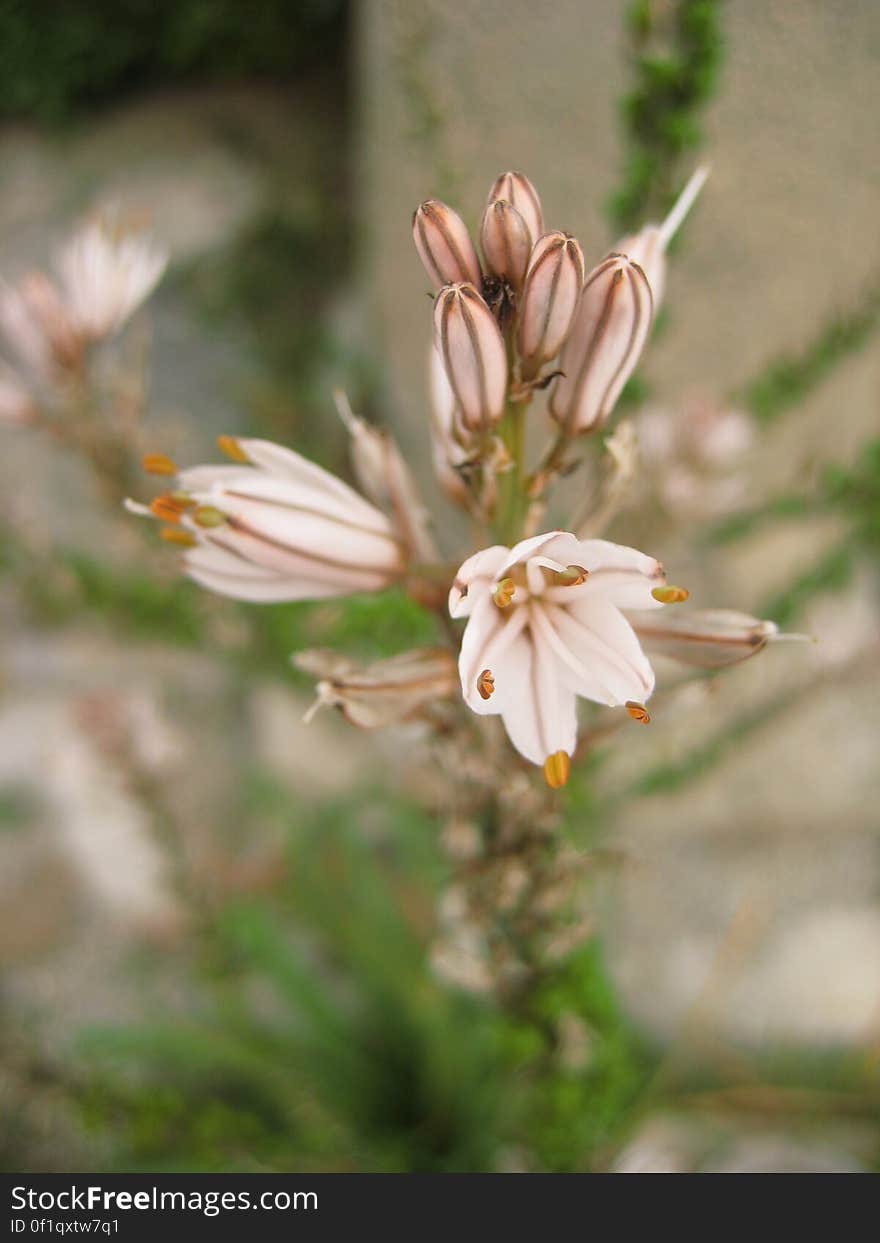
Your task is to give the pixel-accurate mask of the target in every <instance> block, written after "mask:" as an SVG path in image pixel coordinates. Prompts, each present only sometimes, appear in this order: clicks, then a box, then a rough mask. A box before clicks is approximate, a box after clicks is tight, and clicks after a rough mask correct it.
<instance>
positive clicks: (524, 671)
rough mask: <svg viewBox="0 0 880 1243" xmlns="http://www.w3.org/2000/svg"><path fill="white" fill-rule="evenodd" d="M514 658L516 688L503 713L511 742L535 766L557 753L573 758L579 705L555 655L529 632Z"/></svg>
mask: <svg viewBox="0 0 880 1243" xmlns="http://www.w3.org/2000/svg"><path fill="white" fill-rule="evenodd" d="M511 656H512V658H513V660H512V663H513V664H514V668H515V670H516V674H517V685H516V686H515V688H514V689H513V691H512V692H511V695H510V696H509V697H508V699H507V700H506V701H505V704H504V710H503V713H502V720H503V721H504V728H505V729H506V730H507V734H508V737H509V738H510V741H511V742H512V743H513V745H514V746H515V747H516V749H517V751H519V753H520V755H523V756H524V757H525V758H526V759H527V760H529V761H530V762H531V763H532V764H543V763H544V761H545V760H546V759H547V757H548V756H550V755H555V754H556V752H557V751H565V752H566V754H567V755H571V754H572V752H573V751H574V749H575V745H576V743H577V704H576V698H575V693H574V691H573V690H571V688H570V687H569V686H568V685H567V684H566V683H565V682H564V681H563V680H562V678H561V676H560V665H559V662H558V660H557V658H556V656H555V655H554V653H553V652H552V651H551V650H550V649H549V648H548V647H547V646H546V645H545V644H543V643H540V642H535V641H534V636H533V635H531V634H530V633H529V634H526V633H524V634H523V635H522V636H521V637H520V638H518V639H517V641H516V643H515V645H514V650H513V651H512V652H511Z"/></svg>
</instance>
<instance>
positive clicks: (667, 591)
mask: <svg viewBox="0 0 880 1243" xmlns="http://www.w3.org/2000/svg"><path fill="white" fill-rule="evenodd" d="M690 594H691V593H690V592H689V591H688V589H687V587H673V586H672V585H670V586H668V587H652V589H651V595H652V596H653V597H654V599H655V600H659V602H660V603H661V604H682V603H683V602H684V601H685V600H687V598H688V597H689V596H690Z"/></svg>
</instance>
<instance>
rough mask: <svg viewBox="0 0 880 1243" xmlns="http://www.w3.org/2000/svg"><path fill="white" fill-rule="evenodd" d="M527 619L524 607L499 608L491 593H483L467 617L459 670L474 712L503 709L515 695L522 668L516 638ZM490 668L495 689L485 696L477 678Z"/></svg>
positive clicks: (462, 690) (464, 691)
mask: <svg viewBox="0 0 880 1243" xmlns="http://www.w3.org/2000/svg"><path fill="white" fill-rule="evenodd" d="M527 621H528V613H527V611H526V610H525V609H518V608H515V609H513V610H511V611H509V612H507V613H504V612H502V610H501V609H499V608H497V607H496V605H495V603H494V601H493V600H492V597H491V596H488V595H487V596H484V597H483V598H482V600H480V601H479V602H478V604H477V605H476V607H475V608H474V611H473V613H472V614H471V616H470V618H469V619H468V624H467V626H466V627H465V632H464V635H463V637H462V642H461V654H460V656H459V661H458V670H459V675H460V677H461V693H462V695H463V696H464V701H465V703H466V704H467V705H468V707H469V708H470V709H472V711H474V712H476V713H477V714H478V715H480V716H493V715H496V714H497V713H499V712H503V711H504V709H505V706H506V705H507V704H508V703H509V702H510V696H511V695H512V694H516V687H517V686H518V683H519V677H520V671H519V669H518V668H517V656H516V652H517V651H518V648H517V642H516V641H517V639H518V637H519V636H520V635H521V634H522V633H523V631H524V630H525V627H526V623H527ZM484 669H489V670H490V671H491V673H492V675H493V677H494V679H495V690H494V692H493V694H492V695H491V696H490V697H489V698H488V699H483V697H482V696H481V695H480V693H479V691H478V690H477V679H478V678H479V676H480V674H481V673H482V672H483V670H484Z"/></svg>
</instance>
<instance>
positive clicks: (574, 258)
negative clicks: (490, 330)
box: [519, 233, 584, 379]
mask: <svg viewBox="0 0 880 1243" xmlns="http://www.w3.org/2000/svg"><path fill="white" fill-rule="evenodd" d="M583 284H584V252H583V251H582V250H581V247H580V243H579V242H577V241H576V240H575V238H573V237H572V236H571V235H570V234H568V233H545V234H544V236H543V237H542V238H540V239H539V241H538V242H537V243H536V245H535V248H534V250H533V251H532V255H531V259H530V260H529V266H528V270H527V272H526V282H525V288H524V289H523V294H522V301H521V303H520V314H519V352H520V357H521V358H522V361H523V376H524V377H525V378H526V379H530V378H531V377H532V376H534V375H535V374H536V373H537V371H538V369H539V368H540V366H541V364H542V363H545V362H547V361H548V360H549V359H551V358H555V357H556V355H557V354H558V353H559V351H560V350H561V349H562V346H563V345H564V343H565V339H566V337H567V336H568V332H569V329H570V328H571V322H572V319H573V318H574V313H575V310H576V309H577V304H578V298H579V297H580V292H581V289H582V287H583Z"/></svg>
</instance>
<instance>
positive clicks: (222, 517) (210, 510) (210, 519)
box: [193, 505, 229, 527]
mask: <svg viewBox="0 0 880 1243" xmlns="http://www.w3.org/2000/svg"><path fill="white" fill-rule="evenodd" d="M193 517H194V518H195V520H196V522H197V523H198V524H199V526H200V527H222V526H223V524H224V522H228V521H229V520H228V518H227V517H226V514H224V513H223V511H222V509H216V508H215V507H214V506H213V505H200V506H199V507H198V509H197V510H196V512H195V513H194V514H193Z"/></svg>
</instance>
